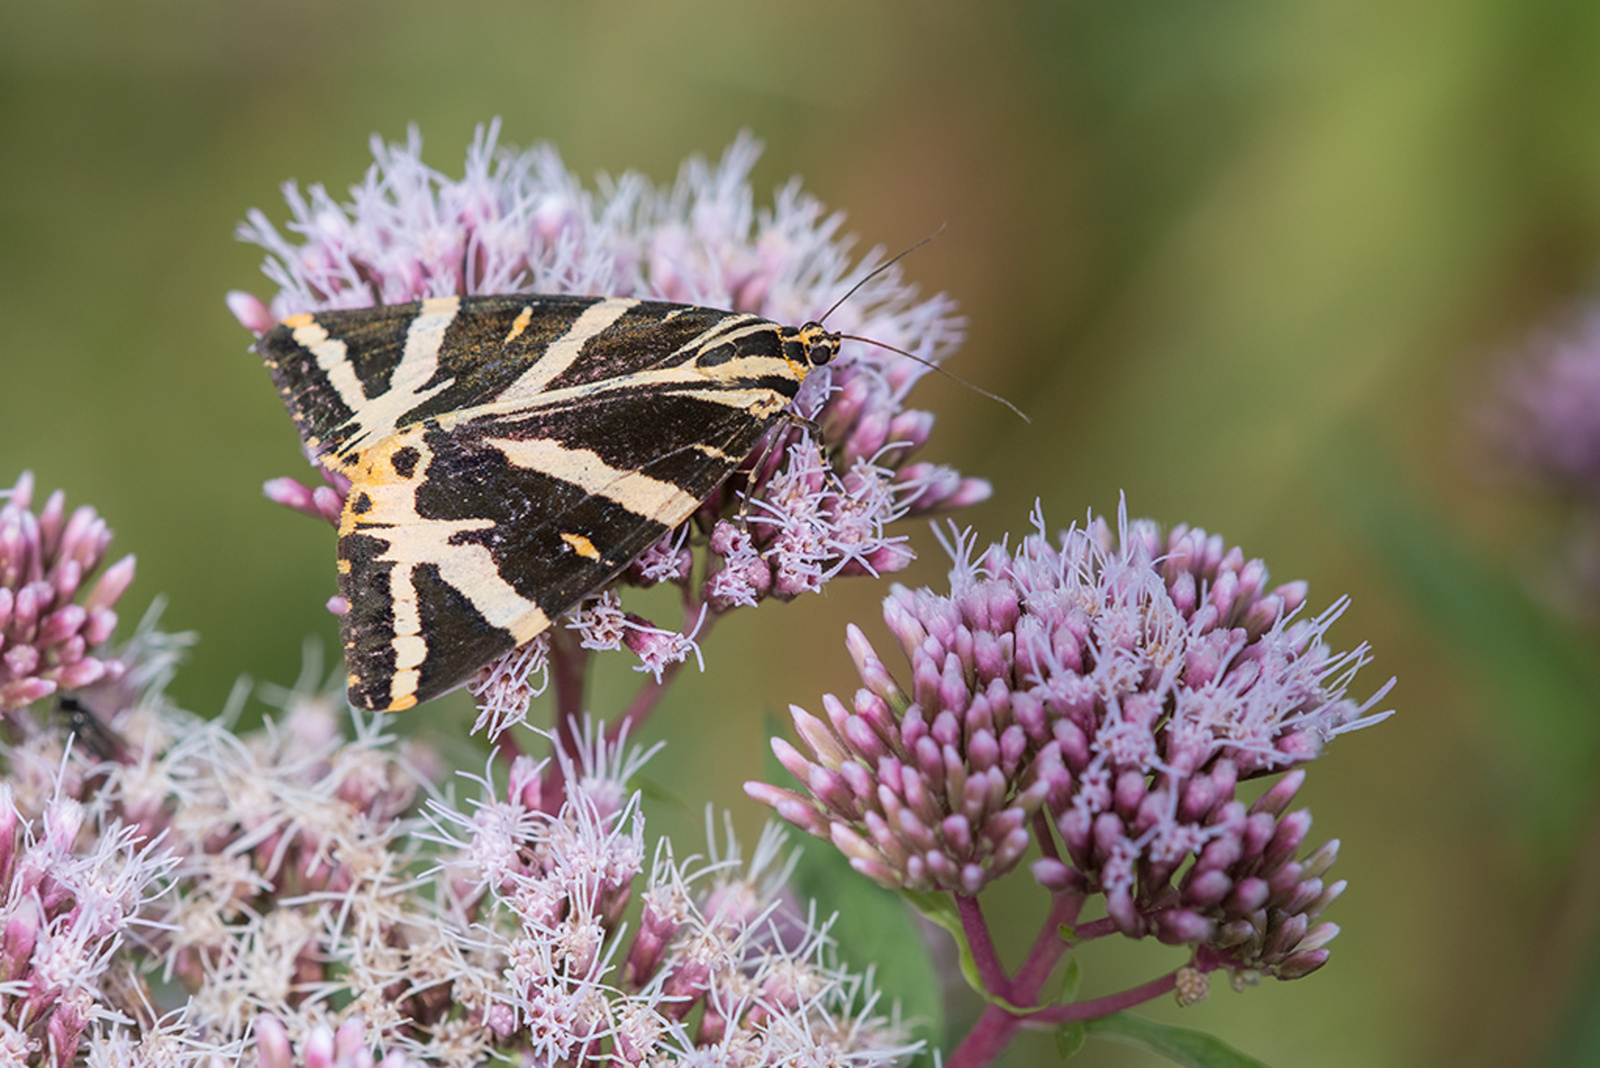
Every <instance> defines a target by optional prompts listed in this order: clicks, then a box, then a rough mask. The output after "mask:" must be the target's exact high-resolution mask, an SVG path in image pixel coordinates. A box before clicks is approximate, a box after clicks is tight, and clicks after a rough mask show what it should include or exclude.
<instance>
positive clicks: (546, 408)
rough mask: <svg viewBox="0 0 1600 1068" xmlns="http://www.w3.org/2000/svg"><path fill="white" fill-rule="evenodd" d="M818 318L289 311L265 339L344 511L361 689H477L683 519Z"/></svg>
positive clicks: (774, 400) (454, 303) (516, 310)
mask: <svg viewBox="0 0 1600 1068" xmlns="http://www.w3.org/2000/svg"><path fill="white" fill-rule="evenodd" d="M838 348H839V335H838V334H833V333H829V332H828V331H827V330H825V329H824V328H823V327H822V326H821V325H819V324H817V323H807V324H805V325H804V326H801V327H792V326H781V325H779V324H777V323H774V322H770V321H768V320H766V319H761V318H758V317H756V316H753V315H745V314H738V313H734V312H726V311H717V310H714V309H711V308H702V307H697V306H694V305H686V304H668V303H662V302H658V301H644V300H632V299H622V298H602V297H573V296H533V295H510V296H486V297H440V298H435V299H432V300H425V301H422V302H421V303H416V304H402V305H390V306H383V307H375V308H364V309H359V310H350V311H326V312H317V313H314V314H301V315H294V316H291V317H289V318H288V319H286V320H284V321H283V322H282V323H280V324H279V325H278V326H277V327H275V328H274V329H273V330H271V331H270V332H268V333H267V334H265V335H263V336H262V337H261V339H260V340H259V341H258V342H257V343H256V351H257V352H258V353H260V355H261V357H262V358H263V359H264V360H265V361H266V364H267V369H268V370H269V371H270V372H271V374H272V378H273V381H274V382H275V383H276V384H277V387H278V392H279V393H280V394H282V396H283V399H284V402H285V404H287V405H288V408H289V414H290V415H291V416H292V417H293V418H294V421H295V425H296V426H297V427H298V429H299V431H300V436H301V438H302V439H303V440H304V441H305V444H306V447H307V448H308V449H309V450H310V451H311V452H312V453H313V454H314V455H315V457H316V458H317V460H318V462H320V463H321V464H323V465H324V466H325V467H327V468H328V469H330V470H332V471H336V472H338V473H340V474H342V475H344V476H345V477H346V478H348V479H349V480H350V483H351V485H350V491H349V493H348V495H347V496H346V498H345V504H344V513H343V516H342V518H341V520H340V523H339V592H340V594H341V595H342V596H343V597H344V599H345V600H346V601H347V602H348V603H349V610H348V612H347V613H346V614H345V615H344V617H343V619H342V621H341V624H340V632H341V633H340V637H341V640H342V642H343V644H344V651H345V661H346V665H347V667H348V670H349V692H350V700H351V702H352V703H354V704H355V705H357V706H359V707H361V708H368V709H388V710H400V709H405V708H409V707H411V706H412V705H414V704H416V703H417V702H419V701H426V700H428V699H429V698H431V697H435V696H437V695H439V694H441V693H444V692H446V691H447V690H451V689H454V688H455V687H457V686H459V685H461V684H462V683H464V682H465V681H467V680H468V679H469V678H470V677H471V676H472V674H473V673H474V672H475V671H477V670H478V669H479V668H480V667H482V666H483V665H485V664H487V663H488V662H489V661H491V660H493V659H494V658H495V657H496V656H499V655H501V654H503V653H505V652H508V651H509V650H511V649H513V648H515V647H516V646H518V645H521V644H522V643H524V642H526V641H528V640H529V639H531V638H533V637H534V636H535V635H537V634H538V633H539V632H540V631H542V630H544V629H545V628H546V627H548V626H549V625H550V622H551V620H553V619H554V618H556V617H557V616H559V615H560V614H561V613H563V612H565V611H567V610H568V609H569V608H572V607H573V606H574V605H576V604H577V603H578V601H580V600H581V599H582V598H583V597H585V596H586V595H588V594H589V593H592V592H594V591H595V590H596V589H598V588H600V587H601V586H603V585H604V584H605V583H606V582H608V581H609V580H610V579H612V578H613V577H614V576H615V575H616V574H617V573H618V572H619V571H621V570H622V569H623V568H624V567H626V566H627V565H628V564H629V563H630V562H632V560H633V559H634V558H635V557H637V556H638V555H639V554H640V553H642V552H643V551H644V550H645V549H646V548H648V547H649V546H650V545H651V544H652V543H653V542H655V541H656V540H657V539H659V538H660V537H661V536H662V535H663V534H665V533H666V532H667V531H669V530H671V529H672V528H673V527H675V526H677V525H678V524H679V523H681V522H683V521H684V520H685V519H687V518H688V517H689V515H690V514H692V513H693V512H694V510H695V509H696V508H697V507H699V505H700V503H701V502H702V501H704V500H705V499H706V498H707V497H708V496H710V495H711V493H712V491H714V490H715V489H716V488H717V486H718V485H719V484H721V482H722V481H723V480H724V479H726V478H727V477H728V475H729V474H731V473H732V472H733V470H734V468H735V467H737V466H738V465H739V463H740V461H742V460H743V459H744V458H745V457H746V455H748V454H749V453H750V451H751V450H752V449H753V448H754V447H755V446H756V443H757V442H758V441H759V439H760V438H761V435H762V433H763V432H764V431H765V430H766V429H767V428H768V427H770V426H771V425H772V424H773V422H774V421H775V420H777V419H778V418H779V416H780V415H781V413H782V412H783V410H784V409H785V407H786V406H787V405H788V404H789V402H790V401H791V400H793V399H794V396H795V394H796V392H797V391H798V390H799V388H800V384H801V383H802V382H803V381H804V380H805V377H806V374H807V373H808V372H809V371H810V370H811V368H813V367H816V366H820V365H821V364H824V363H826V362H827V361H828V360H830V359H832V358H833V356H834V355H835V354H836V353H837V352H838Z"/></svg>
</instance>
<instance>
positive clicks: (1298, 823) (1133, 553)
mask: <svg viewBox="0 0 1600 1068" xmlns="http://www.w3.org/2000/svg"><path fill="white" fill-rule="evenodd" d="M1035 526H1036V530H1035V532H1034V533H1032V534H1030V535H1028V536H1027V537H1025V538H1024V539H1023V540H1022V543H1021V544H1020V545H1019V546H1018V547H1017V548H1016V549H1015V550H1012V549H1010V548H1008V547H1007V546H1006V545H1004V544H997V545H992V546H990V547H989V548H988V549H987V550H986V551H984V552H983V553H982V554H980V555H978V556H977V557H976V558H974V556H973V553H972V550H973V545H972V543H971V542H969V541H967V540H965V539H961V540H959V542H958V544H957V545H956V546H955V547H954V548H953V551H952V555H953V557H954V560H955V565H954V567H953V569H952V571H951V576H950V579H951V589H950V592H949V593H948V594H939V593H934V592H933V591H931V590H927V589H921V590H916V591H913V590H909V589H905V588H903V587H897V588H896V589H895V590H894V591H893V592H892V593H891V594H890V596H889V597H888V598H887V599H886V600H885V602H884V619H885V621H886V623H887V624H888V627H889V629H890V631H891V632H892V633H893V634H894V636H895V638H896V639H897V640H898V643H899V645H900V647H901V649H902V651H903V652H904V655H905V656H906V658H907V659H908V661H909V679H910V681H909V684H907V685H902V684H901V683H900V682H899V681H897V680H896V678H895V676H894V675H893V674H892V673H891V672H890V670H889V669H888V668H887V667H886V666H885V665H884V663H883V661H882V660H881V659H880V658H879V657H878V655H877V653H876V652H875V651H874V650H873V648H872V646H871V645H870V644H869V643H868V642H867V640H866V638H865V637H864V636H863V635H862V633H861V632H860V631H859V630H857V629H856V628H854V627H852V628H851V629H850V637H849V643H848V644H849V647H850V651H851V655H852V656H853V657H854V658H855V661H856V666H857V668H858V669H859V671H860V673H861V678H862V683H863V688H862V689H861V690H859V691H857V693H856V695H855V697H854V698H853V699H852V700H851V701H849V702H845V701H842V700H840V699H838V698H835V697H833V696H832V695H829V696H826V697H825V698H824V699H823V708H824V712H825V715H824V717H822V718H818V717H816V716H812V715H811V714H809V713H807V712H805V711H803V710H801V709H799V708H796V709H794V710H793V716H794V722H795V726H796V729H797V730H798V732H799V734H800V737H801V738H802V740H803V741H804V743H805V745H806V747H807V749H808V750H809V752H808V753H802V752H801V751H800V750H798V749H796V748H795V747H794V746H791V745H789V744H787V743H785V742H783V741H782V740H777V741H774V743H773V745H774V749H775V751H776V752H777V754H778V757H779V759H780V760H781V761H782V762H783V764H784V766H785V767H786V768H788V770H789V771H790V772H791V773H792V774H793V775H794V776H795V777H796V778H797V779H799V781H800V782H801V783H802V784H803V787H804V791H803V792H796V791H793V790H784V789H778V788H776V787H772V786H768V785H766V784H759V783H756V784H751V785H750V786H748V787H747V790H748V792H749V793H750V794H751V795H752V796H753V797H756V798H758V799H760V800H763V801H765V802H767V803H768V804H771V805H773V806H774V807H775V808H776V809H777V810H778V812H779V813H780V814H781V815H783V816H784V817H785V818H786V819H788V820H789V821H790V822H792V823H794V824H796V825H797V826H799V827H801V828H803V829H805V830H807V831H809V832H810V833H812V834H814V835H817V836H819V837H823V838H828V839H830V840H831V841H832V842H833V843H834V844H835V845H837V846H838V847H839V848H840V849H841V850H843V851H844V853H845V854H846V855H847V856H848V857H849V858H850V861H851V863H852V865H854V866H855V867H856V869H857V870H859V871H861V872H863V873H864V874H866V875H868V876H870V877H871V878H873V879H875V880H876V881H878V882H880V883H882V884H884V885H886V886H891V887H904V888H907V889H911V890H919V891H950V892H954V893H956V894H958V895H963V896H971V895H975V894H977V893H978V892H979V891H981V890H982V889H983V888H984V887H985V886H987V885H988V884H989V883H990V882H992V881H994V880H995V879H997V878H999V877H1000V876H1002V875H1004V874H1005V873H1006V872H1008V871H1010V870H1011V869H1013V868H1014V867H1015V866H1016V865H1017V864H1018V863H1020V862H1021V860H1022V859H1023V857H1024V855H1025V854H1026V853H1027V852H1028V849H1029V848H1030V846H1032V845H1034V844H1035V843H1037V844H1038V845H1039V847H1040V848H1041V849H1042V850H1043V853H1044V855H1043V858H1042V859H1040V860H1038V861H1037V862H1035V864H1034V866H1033V873H1034V876H1035V878H1036V879H1037V880H1038V881H1039V882H1040V883H1041V884H1043V885H1044V886H1045V887H1047V888H1048V889H1050V890H1052V891H1054V892H1056V893H1057V894H1061V895H1074V896H1078V897H1083V896H1085V895H1091V894H1095V895H1100V896H1102V897H1103V898H1104V901H1105V906H1106V910H1107V912H1108V914H1109V923H1110V924H1111V925H1113V926H1114V927H1115V929H1116V930H1118V931H1120V932H1121V933H1123V934H1125V935H1129V936H1132V937H1142V936H1145V935H1149V934H1154V935H1156V936H1157V937H1158V938H1160V939H1161V940H1163V941H1166V942H1170V943H1175V944H1187V945H1190V946H1194V947H1196V948H1197V949H1199V948H1204V949H1205V950H1206V952H1207V954H1209V955H1208V956H1206V962H1207V967H1208V968H1209V967H1216V966H1219V965H1225V966H1228V967H1232V968H1235V969H1238V970H1253V971H1260V972H1266V973H1270V974H1273V975H1276V976H1278V977H1280V978H1290V977H1293V976H1297V975H1303V974H1305V973H1306V972H1309V971H1311V970H1312V969H1314V968H1316V967H1318V966H1320V965H1321V964H1322V963H1323V961H1324V960H1326V957H1327V951H1326V950H1325V949H1324V948H1323V945H1324V943H1326V941H1327V940H1328V939H1329V938H1331V937H1332V935H1333V932H1334V930H1335V928H1333V927H1332V926H1331V925H1326V924H1323V925H1317V923H1316V920H1317V917H1318V916H1319V915H1320V913H1321V912H1322V910H1323V909H1324V908H1325V907H1326V906H1327V905H1328V904H1329V903H1330V902H1331V901H1332V899H1333V898H1334V897H1336V896H1337V895H1338V893H1339V891H1340V890H1342V889H1343V883H1332V884H1325V883H1324V882H1323V875H1324V873H1325V872H1326V870H1327V868H1328V866H1329V865H1330V864H1331V863H1332V861H1333V858H1334V855H1335V853H1336V851H1337V846H1336V843H1330V844H1328V845H1326V846H1323V847H1322V848H1320V849H1318V850H1316V851H1314V852H1313V853H1312V854H1311V855H1310V856H1309V857H1306V858H1304V859H1296V857H1297V856H1298V855H1299V853H1300V849H1301V846H1302V844H1303V841H1304V838H1305V835H1306V832H1307V831H1308V829H1309V827H1310V817H1309V815H1308V814H1307V813H1305V812H1304V811H1297V812H1291V813H1288V814H1285V813H1284V810H1285V808H1286V807H1287V805H1288V802H1289V801H1290V799H1291V798H1292V797H1293V795H1294V793H1295V791H1296V790H1297V789H1298V787H1299V785H1300V782H1301V780H1302V778H1303V774H1304V773H1303V771H1300V770H1294V771H1291V772H1290V773H1289V774H1288V775H1287V776H1285V777H1284V778H1283V779H1282V780H1280V781H1279V782H1278V783H1277V784H1276V785H1275V786H1273V787H1272V788H1271V789H1270V790H1268V791H1267V792H1266V793H1265V794H1263V795H1262V796H1261V797H1259V798H1257V799H1256V800H1255V801H1254V802H1253V803H1252V802H1246V801H1245V800H1243V799H1241V798H1239V797H1238V796H1237V790H1236V788H1237V786H1238V784H1239V783H1240V781H1241V780H1245V779H1249V778H1252V777H1255V776H1260V775H1268V774H1273V773H1277V772H1283V771H1286V770H1289V769H1297V768H1298V767H1299V765H1302V764H1304V763H1306V762H1307V761H1309V760H1311V759H1313V758H1314V757H1315V756H1317V754H1318V752H1319V751H1320V749H1321V748H1322V745H1323V744H1324V743H1325V742H1326V741H1328V740H1329V739H1330V738H1332V737H1334V736H1335V735H1337V734H1340V733H1342V732H1344V731H1348V730H1353V729H1355V728H1357V727H1363V726H1367V725H1369V724H1371V723H1374V722H1377V721H1378V720H1379V719H1381V718H1383V717H1382V716H1381V715H1378V716H1369V715H1366V714H1365V713H1366V709H1367V708H1368V707H1369V706H1370V704H1371V702H1368V703H1367V704H1365V705H1358V704H1357V703H1356V702H1354V701H1352V700H1350V699H1348V698H1347V697H1346V696H1345V691H1346V688H1347V686H1348V685H1349V683H1350V681H1351V678H1352V676H1353V675H1354V674H1355V672H1356V670H1357V669H1358V668H1359V667H1360V666H1361V665H1362V664H1364V663H1365V662H1366V661H1367V659H1368V655H1367V651H1366V647H1365V646H1361V647H1358V648H1357V649H1355V650H1353V651H1350V652H1345V653H1335V652H1333V651H1331V650H1330V649H1329V648H1328V646H1327V645H1326V644H1325V642H1324V636H1325V634H1326V632H1327V629H1328V627H1329V626H1330V625H1331V624H1332V623H1333V621H1334V620H1335V619H1336V618H1337V617H1338V615H1339V614H1340V612H1342V610H1343V608H1344V604H1343V602H1340V603H1338V604H1336V605H1335V606H1334V607H1333V608H1331V609H1329V610H1327V611H1325V612H1324V613H1323V614H1321V615H1319V616H1316V617H1313V618H1305V617H1304V616H1302V614H1301V608H1302V606H1303V603H1304V601H1305V595H1306V591H1305V586H1304V584H1303V583H1293V584H1289V585H1284V586H1277V587H1272V586H1269V584H1268V580H1267V571H1266V568H1265V567H1264V566H1263V565H1262V564H1261V562H1260V561H1257V560H1246V559H1245V557H1244V555H1243V554H1242V553H1241V552H1240V551H1239V550H1238V549H1235V548H1230V547H1228V546H1227V545H1226V544H1225V543H1224V542H1223V541H1222V539H1221V538H1219V537H1217V536H1214V535H1207V534H1206V533H1205V532H1204V531H1201V530H1196V529H1193V528H1189V527H1183V526H1180V527H1177V528H1174V529H1173V530H1171V531H1167V532H1163V531H1162V530H1161V529H1160V528H1159V527H1157V526H1156V525H1155V524H1153V523H1150V522H1147V521H1137V522H1129V521H1128V520H1127V519H1126V517H1123V518H1122V519H1121V520H1120V522H1119V524H1118V529H1117V530H1116V532H1115V533H1113V532H1112V530H1111V529H1110V528H1109V527H1108V526H1107V525H1106V524H1105V523H1104V522H1103V521H1100V520H1091V522H1090V523H1089V524H1088V526H1086V527H1083V528H1077V527H1075V528H1073V529H1071V530H1069V531H1067V532H1066V533H1064V534H1063V535H1061V537H1060V538H1059V539H1058V540H1056V541H1052V540H1051V539H1050V538H1048V537H1047V536H1046V533H1045V528H1044V524H1043V520H1042V519H1041V518H1040V517H1038V516H1037V515H1036V516H1035ZM1386 690H1387V688H1385V692H1386ZM1381 696H1382V693H1380V694H1379V695H1378V696H1377V697H1374V698H1373V701H1376V700H1377V699H1378V698H1379V697H1381Z"/></svg>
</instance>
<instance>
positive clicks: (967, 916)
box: [951, 894, 1011, 1001]
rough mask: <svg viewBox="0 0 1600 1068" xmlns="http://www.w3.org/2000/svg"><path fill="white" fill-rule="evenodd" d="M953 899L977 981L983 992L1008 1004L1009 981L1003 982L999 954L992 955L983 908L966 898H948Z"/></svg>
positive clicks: (993, 951)
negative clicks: (974, 966)
mask: <svg viewBox="0 0 1600 1068" xmlns="http://www.w3.org/2000/svg"><path fill="white" fill-rule="evenodd" d="M951 896H953V897H954V898H955V899H956V912H957V913H958V914H959V915H960V916H961V930H962V931H963V932H964V933H965V934H966V936H967V945H968V946H969V947H970V948H971V950H972V961H973V963H974V964H975V965H976V966H977V969H978V978H979V980H981V981H982V983H983V988H984V989H985V990H987V991H988V992H989V993H991V994H994V995H996V996H997V997H1002V998H1005V999H1006V1000H1007V1001H1010V1000H1011V980H1010V979H1008V978H1006V970H1005V966H1004V965H1002V964H1001V963H1000V954H998V953H996V952H995V948H994V940H993V939H991V938H990V937H989V925H988V924H987V923H985V922H984V920H983V908H982V906H980V905H979V904H978V899H977V898H975V897H969V896H967V895H966V894H953V895H951Z"/></svg>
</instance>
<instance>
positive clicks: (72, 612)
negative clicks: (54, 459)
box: [0, 472, 133, 715]
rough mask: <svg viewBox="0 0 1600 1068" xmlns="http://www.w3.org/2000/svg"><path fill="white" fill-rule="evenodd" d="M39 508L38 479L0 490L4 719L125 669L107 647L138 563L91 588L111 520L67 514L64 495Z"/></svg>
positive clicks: (114, 569)
mask: <svg viewBox="0 0 1600 1068" xmlns="http://www.w3.org/2000/svg"><path fill="white" fill-rule="evenodd" d="M32 505H33V475H32V474H29V473H26V472H25V473H24V474H23V475H22V477H21V478H19V479H18V480H17V483H16V485H15V486H13V487H12V488H11V489H10V490H9V491H0V715H4V714H6V713H9V712H14V711H16V710H17V709H19V708H22V707H23V706H25V705H28V704H30V703H32V702H34V701H37V700H39V699H40V698H41V697H46V696H48V695H50V694H53V693H56V692H58V691H63V690H77V689H81V688H83V687H85V686H90V685H93V684H95V683H98V682H103V681H112V680H115V679H116V678H117V677H118V676H120V675H121V674H122V673H123V671H124V670H125V666H124V664H123V663H122V661H120V660H118V659H116V658H114V657H107V656H103V655H100V647H101V646H102V645H103V644H104V643H105V641H106V639H107V638H109V637H110V636H111V632H112V630H113V629H114V628H115V627H116V625H117V614H116V612H115V611H113V610H112V606H113V605H115V604H116V602H117V598H119V597H121V596H122V593H123V591H124V590H126V589H127V588H128V584H129V583H131V582H132V581H133V557H132V556H125V557H123V558H122V559H121V560H118V561H117V562H116V563H114V564H112V565H111V566H110V567H108V568H106V569H105V571H103V572H102V573H101V574H100V577H99V578H98V579H96V580H95V582H94V584H93V585H92V586H90V585H88V582H89V579H90V578H91V576H93V575H94V573H95V570H96V569H97V568H99V567H100V564H101V563H102V562H103V561H104V559H105V554H106V549H107V548H108V547H109V546H110V544H111V530H110V528H108V527H107V526H106V523H105V520H103V519H101V518H100V517H99V516H98V515H97V514H95V510H94V509H93V508H90V507H88V506H86V505H85V506H82V507H79V508H76V509H74V510H73V512H72V514H71V515H70V516H69V515H67V511H66V497H65V495H64V494H63V493H62V492H61V491H60V490H57V491H56V492H54V493H52V494H51V495H50V497H49V499H48V500H46V501H45V503H44V507H43V508H42V509H40V510H39V512H38V513H37V514H36V513H34V512H33V510H32ZM80 594H81V595H82V596H81V597H80V596H79V595H80Z"/></svg>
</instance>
